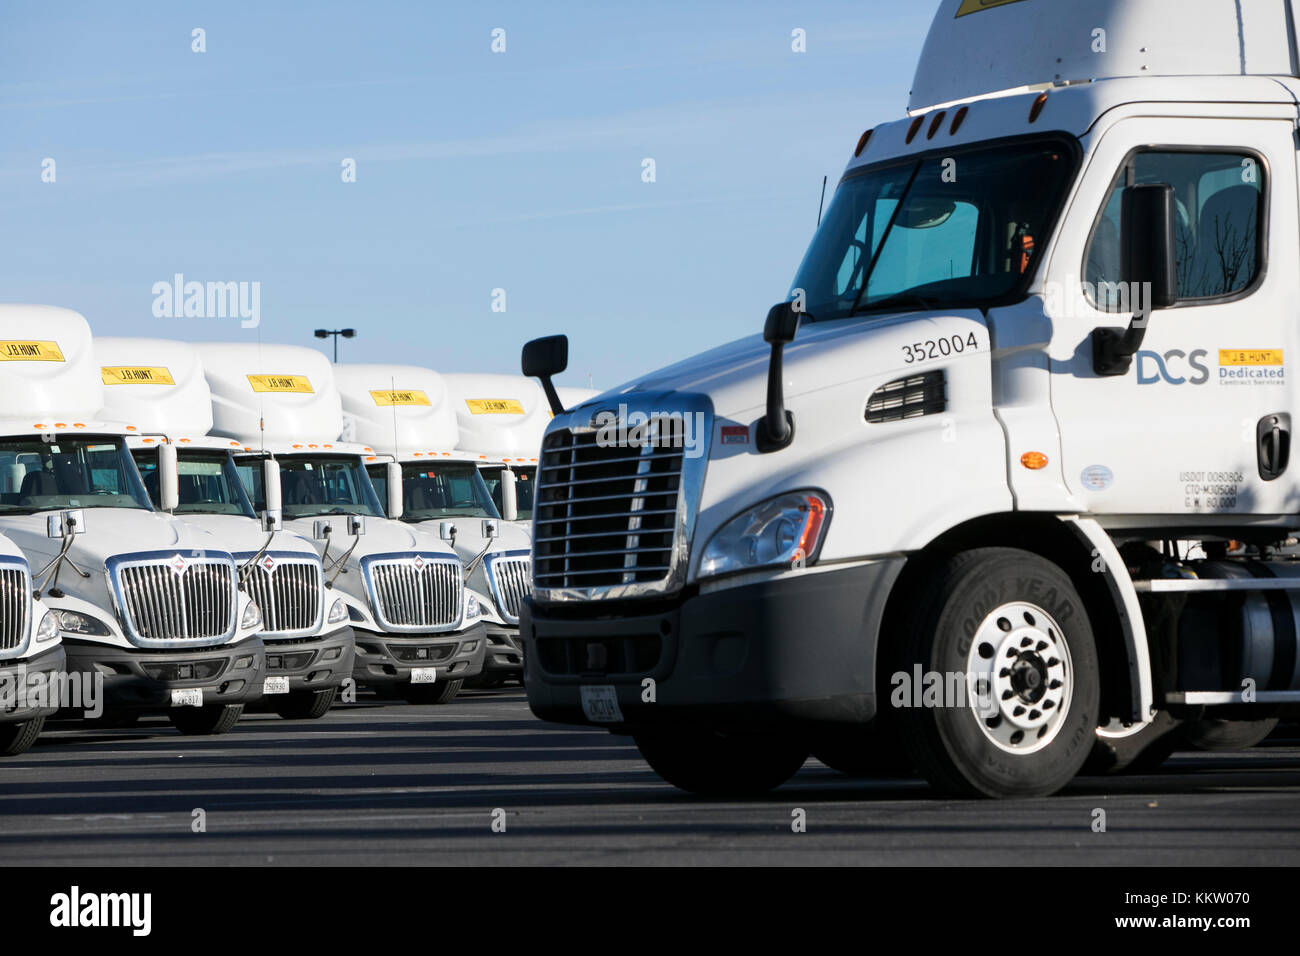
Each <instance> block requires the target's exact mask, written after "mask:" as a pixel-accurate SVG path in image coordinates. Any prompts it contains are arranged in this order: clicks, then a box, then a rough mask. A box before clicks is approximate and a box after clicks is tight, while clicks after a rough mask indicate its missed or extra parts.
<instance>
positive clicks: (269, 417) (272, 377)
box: [197, 342, 343, 447]
mask: <svg viewBox="0 0 1300 956" xmlns="http://www.w3.org/2000/svg"><path fill="white" fill-rule="evenodd" d="M197 348H198V350H199V356H200V358H201V360H202V362H203V374H204V377H205V378H206V379H207V382H208V388H209V390H210V392H211V395H212V433H213V434H214V435H221V436H224V437H227V438H234V439H237V440H239V441H243V442H245V443H246V444H251V445H253V446H254V447H261V444H260V443H261V441H262V440H263V439H265V441H266V442H267V443H268V444H269V443H272V442H289V443H297V442H315V443H320V442H334V441H335V440H336V439H338V437H339V433H340V432H341V431H342V429H343V406H342V402H341V401H340V399H339V393H338V389H337V388H335V387H334V373H333V371H332V370H331V368H330V362H329V359H327V358H326V357H325V356H324V355H322V354H321V353H320V352H317V351H316V350H315V349H310V348H304V347H302V346H298V345H258V344H256V343H252V342H249V343H227V342H203V343H199V345H198V346H197Z"/></svg>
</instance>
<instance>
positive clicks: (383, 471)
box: [366, 465, 405, 509]
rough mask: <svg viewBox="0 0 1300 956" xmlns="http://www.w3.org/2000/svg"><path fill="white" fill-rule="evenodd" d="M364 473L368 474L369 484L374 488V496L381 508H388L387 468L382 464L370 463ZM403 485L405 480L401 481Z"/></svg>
mask: <svg viewBox="0 0 1300 956" xmlns="http://www.w3.org/2000/svg"><path fill="white" fill-rule="evenodd" d="M366 474H368V475H369V476H370V484H371V486H372V487H373V488H374V489H375V497H376V498H378V499H379V506H380V507H381V508H384V509H387V508H388V469H387V468H386V467H385V466H383V465H371V466H370V467H368V468H367V469H366ZM403 485H405V482H403Z"/></svg>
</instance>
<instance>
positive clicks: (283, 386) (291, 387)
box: [248, 375, 314, 395]
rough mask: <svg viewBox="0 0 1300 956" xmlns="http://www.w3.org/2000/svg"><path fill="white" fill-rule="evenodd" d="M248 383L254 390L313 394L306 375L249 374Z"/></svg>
mask: <svg viewBox="0 0 1300 956" xmlns="http://www.w3.org/2000/svg"><path fill="white" fill-rule="evenodd" d="M248 384H249V385H251V386H253V391H255V392H301V393H302V394H304V395H311V394H314V393H313V392H312V387H311V381H310V380H309V379H308V378H307V376H306V375H250V376H248Z"/></svg>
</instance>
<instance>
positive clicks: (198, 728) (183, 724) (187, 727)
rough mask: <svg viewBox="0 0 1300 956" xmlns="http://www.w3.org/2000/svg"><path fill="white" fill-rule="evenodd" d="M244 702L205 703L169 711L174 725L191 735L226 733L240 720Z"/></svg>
mask: <svg viewBox="0 0 1300 956" xmlns="http://www.w3.org/2000/svg"><path fill="white" fill-rule="evenodd" d="M243 712H244V705H243V704H204V705H203V706H202V707H174V708H172V709H171V710H169V711H167V717H168V719H169V720H171V722H172V726H173V727H175V728H176V729H177V730H179V731H180V732H181V733H183V734H185V735H186V736H190V737H199V736H208V735H216V734H224V733H225V732H226V731H228V730H229V729H230V728H231V727H233V726H235V724H236V723H237V722H238V720H239V715H240V714H242V713H243Z"/></svg>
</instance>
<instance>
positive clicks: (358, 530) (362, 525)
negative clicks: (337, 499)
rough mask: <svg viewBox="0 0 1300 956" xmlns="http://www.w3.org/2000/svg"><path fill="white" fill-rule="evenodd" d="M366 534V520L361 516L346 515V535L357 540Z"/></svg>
mask: <svg viewBox="0 0 1300 956" xmlns="http://www.w3.org/2000/svg"><path fill="white" fill-rule="evenodd" d="M365 533H366V519H365V518H363V517H361V515H348V534H350V535H352V537H354V538H359V537H361V536H362V535H363V534H365Z"/></svg>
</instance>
